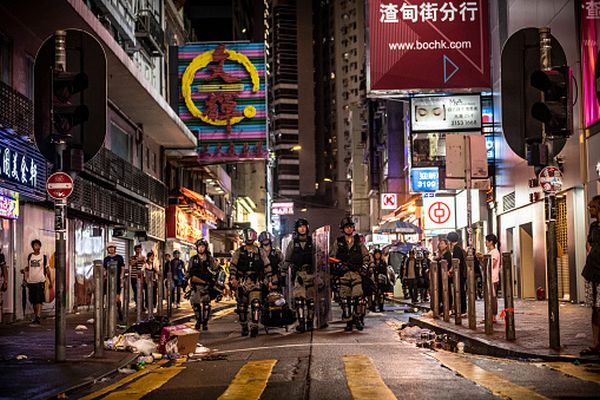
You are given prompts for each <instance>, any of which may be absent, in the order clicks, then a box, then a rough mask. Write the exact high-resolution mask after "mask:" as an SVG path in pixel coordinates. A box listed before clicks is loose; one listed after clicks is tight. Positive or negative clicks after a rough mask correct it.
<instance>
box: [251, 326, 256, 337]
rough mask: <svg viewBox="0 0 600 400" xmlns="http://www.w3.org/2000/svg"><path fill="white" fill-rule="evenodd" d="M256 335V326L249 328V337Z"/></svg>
mask: <svg viewBox="0 0 600 400" xmlns="http://www.w3.org/2000/svg"><path fill="white" fill-rule="evenodd" d="M257 336H258V326H253V327H252V328H250V337H257Z"/></svg>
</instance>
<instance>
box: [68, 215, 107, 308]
mask: <svg viewBox="0 0 600 400" xmlns="http://www.w3.org/2000/svg"><path fill="white" fill-rule="evenodd" d="M104 236H105V230H104V229H103V228H102V227H100V226H98V225H94V224H90V223H87V222H83V221H75V299H76V300H75V305H76V306H85V305H90V304H91V298H92V291H93V276H94V260H102V259H103V258H104V242H105V240H104V239H105V238H104Z"/></svg>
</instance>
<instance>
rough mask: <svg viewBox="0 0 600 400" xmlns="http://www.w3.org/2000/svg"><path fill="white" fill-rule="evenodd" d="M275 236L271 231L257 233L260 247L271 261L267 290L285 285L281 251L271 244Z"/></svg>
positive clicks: (279, 288)
mask: <svg viewBox="0 0 600 400" xmlns="http://www.w3.org/2000/svg"><path fill="white" fill-rule="evenodd" d="M274 240H275V238H274V237H273V234H272V233H271V232H267V231H263V232H261V233H260V235H258V242H259V243H260V247H261V248H262V249H263V250H264V251H265V252H266V253H267V256H268V257H269V262H270V263H271V272H272V275H271V280H270V282H269V290H275V291H280V290H281V289H282V287H283V286H284V285H285V280H284V274H283V266H282V265H281V263H282V262H283V253H282V252H281V250H279V249H278V248H277V247H275V246H274V245H273V241H274Z"/></svg>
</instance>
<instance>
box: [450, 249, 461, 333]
mask: <svg viewBox="0 0 600 400" xmlns="http://www.w3.org/2000/svg"><path fill="white" fill-rule="evenodd" d="M452 268H453V270H454V272H453V274H452V279H453V282H454V323H455V324H456V325H462V316H461V313H462V311H463V310H461V308H460V300H461V296H460V285H461V283H462V282H461V281H460V278H461V276H460V260H459V259H458V258H453V259H452Z"/></svg>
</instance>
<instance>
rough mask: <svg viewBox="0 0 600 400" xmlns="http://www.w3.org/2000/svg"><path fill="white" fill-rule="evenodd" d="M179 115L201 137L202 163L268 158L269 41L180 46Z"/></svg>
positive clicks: (199, 149) (199, 144)
mask: <svg viewBox="0 0 600 400" xmlns="http://www.w3.org/2000/svg"><path fill="white" fill-rule="evenodd" d="M178 52H179V53H178V54H179V55H178V72H179V78H180V79H181V96H180V98H179V117H180V118H181V119H182V121H183V122H184V123H185V124H186V125H187V127H188V128H189V129H190V130H191V131H192V132H195V133H196V134H197V135H198V149H197V150H198V159H199V160H200V161H210V162H225V161H238V160H261V159H265V158H267V155H268V151H267V141H266V132H267V113H266V84H265V49H264V44H263V43H226V44H215V43H196V44H189V45H185V46H180V47H179V48H178Z"/></svg>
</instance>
